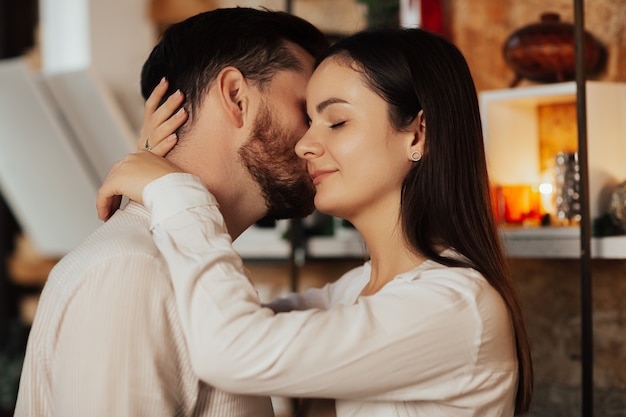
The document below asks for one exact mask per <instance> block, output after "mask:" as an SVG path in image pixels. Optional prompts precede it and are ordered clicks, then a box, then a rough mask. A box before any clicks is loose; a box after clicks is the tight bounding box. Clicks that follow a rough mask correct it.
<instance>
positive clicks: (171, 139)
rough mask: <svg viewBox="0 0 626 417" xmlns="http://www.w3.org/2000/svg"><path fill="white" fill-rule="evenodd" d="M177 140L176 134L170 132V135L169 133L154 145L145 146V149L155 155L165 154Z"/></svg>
mask: <svg viewBox="0 0 626 417" xmlns="http://www.w3.org/2000/svg"><path fill="white" fill-rule="evenodd" d="M177 141H178V136H176V133H172V134H171V135H169V136H168V137H166V138H165V139H163V140H162V141H161V142H159V143H157V144H156V145H154V146H149V147H146V148H145V149H146V150H147V151H150V152H152V153H153V154H155V155H158V156H165V155H167V153H168V152H169V151H171V150H172V148H173V147H174V145H176V142H177Z"/></svg>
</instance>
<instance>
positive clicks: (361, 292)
mask: <svg viewBox="0 0 626 417" xmlns="http://www.w3.org/2000/svg"><path fill="white" fill-rule="evenodd" d="M307 112H308V115H309V118H310V128H309V130H308V131H307V133H306V134H305V136H304V137H303V138H302V139H301V140H300V141H299V142H298V144H297V146H296V153H297V154H298V156H300V157H301V158H303V159H305V160H306V161H307V165H308V170H309V173H310V175H311V178H312V181H313V183H314V185H315V186H316V190H317V194H316V197H315V204H316V207H317V208H318V210H320V211H322V212H325V213H328V214H331V215H334V216H338V217H342V218H344V219H346V220H348V221H350V222H351V223H352V224H353V225H354V226H355V227H356V228H357V229H358V231H359V232H360V233H361V235H362V236H363V239H364V240H365V242H366V244H367V247H368V251H369V254H370V260H369V261H368V262H366V263H365V264H364V265H363V266H361V267H359V268H356V269H354V270H352V271H350V272H348V273H346V274H345V275H344V276H343V277H342V278H340V279H339V280H338V281H337V282H335V283H333V284H329V285H327V286H325V287H324V288H322V289H312V290H309V291H307V292H305V293H303V294H294V295H292V296H290V297H289V298H287V299H285V300H279V301H277V302H275V303H273V304H272V307H273V308H274V309H275V310H276V311H284V310H300V311H292V312H290V313H287V314H274V313H273V312H271V311H270V310H269V309H267V308H263V307H262V306H260V303H259V301H258V297H257V295H256V292H255V291H254V288H253V287H252V286H251V285H250V283H249V282H248V279H247V277H246V276H245V274H244V273H243V272H242V268H241V267H240V260H239V259H238V256H237V254H236V253H235V252H234V251H233V249H232V247H231V245H230V241H229V240H228V239H227V238H225V237H224V229H223V226H221V224H220V223H219V222H217V223H216V222H213V223H212V224H210V225H207V224H204V223H207V222H209V220H206V218H211V216H213V217H215V212H216V211H217V208H216V207H215V206H210V205H204V206H202V207H196V208H194V209H193V210H182V211H180V212H176V213H174V214H173V215H172V216H171V217H169V218H163V219H161V218H159V217H158V216H157V215H156V214H154V212H155V211H159V210H154V208H155V207H160V206H163V205H165V204H166V201H165V200H166V199H167V198H170V199H171V198H172V196H174V195H175V196H176V197H175V198H176V199H177V200H180V201H183V203H181V204H183V205H184V204H186V201H189V204H188V206H189V207H191V206H192V205H193V203H192V202H191V200H193V199H194V198H195V197H199V196H200V195H202V194H203V193H205V191H204V190H203V189H202V188H203V187H200V186H198V184H200V183H198V182H197V181H195V180H194V179H193V178H190V179H189V181H188V182H189V184H188V186H184V187H180V188H177V189H175V190H169V191H168V190H166V188H167V185H164V184H163V183H162V182H161V181H162V179H157V180H155V181H153V182H151V183H150V184H149V185H148V186H146V188H145V190H144V192H143V196H142V194H141V190H143V187H144V185H145V184H146V183H147V180H144V179H141V178H135V177H132V176H131V175H130V174H128V175H125V170H128V172H132V169H130V168H128V167H129V164H130V165H133V164H135V165H140V166H143V165H146V166H156V165H154V161H153V159H154V158H155V156H154V155H153V154H150V153H148V152H145V151H142V152H140V153H142V154H143V155H140V157H139V158H133V161H132V162H128V163H127V164H124V165H122V166H120V167H118V171H117V172H116V175H114V176H113V177H111V179H110V180H108V181H107V183H105V185H104V186H103V189H102V193H101V194H102V195H101V199H104V200H106V199H107V198H110V197H111V196H113V195H114V194H116V190H120V189H122V188H123V189H128V182H130V183H132V184H134V185H136V188H137V190H138V191H136V192H127V194H130V195H128V197H130V198H132V199H134V200H138V201H141V200H142V197H143V199H144V200H145V201H146V203H147V205H148V206H149V207H150V208H151V209H152V210H153V224H154V225H155V227H154V238H155V241H156V243H157V246H158V247H159V249H160V250H161V252H162V253H163V255H164V256H165V258H166V259H167V260H168V264H169V266H170V270H171V271H172V275H173V277H172V281H173V285H174V288H175V291H176V292H177V294H179V298H180V300H181V301H180V302H179V310H180V313H181V317H182V320H183V323H184V326H185V327H186V329H187V330H186V338H187V341H188V345H189V349H190V351H191V355H192V362H193V363H194V364H195V371H196V373H198V375H199V376H200V378H202V379H204V380H206V381H207V382H209V383H210V384H212V385H215V386H217V387H219V388H222V389H225V390H231V391H232V390H234V391H237V392H241V393H249V394H261V393H263V394H273V395H281V396H294V397H309V396H311V397H326V398H337V401H336V412H337V415H338V416H355V415H359V416H364V415H371V416H408V415H428V416H434V415H436V416H511V415H513V414H514V413H516V414H523V413H525V412H526V411H527V409H528V406H529V403H530V397H531V394H532V364H531V358H530V350H529V344H528V340H527V334H526V330H525V326H524V322H523V318H522V312H521V309H520V306H519V302H518V299H517V296H516V294H515V290H514V287H513V283H512V280H511V276H510V273H509V271H508V268H507V264H506V260H505V257H504V255H503V251H502V248H501V246H500V242H499V238H498V234H497V230H496V227H495V225H494V222H493V217H492V213H491V205H490V201H489V181H488V176H487V169H486V162H485V155H484V149H483V139H482V130H481V124H480V115H479V109H478V103H477V98H476V91H475V88H474V84H473V80H472V78H471V74H470V72H469V69H468V67H467V64H466V62H465V60H464V58H463V56H462V55H461V53H460V52H459V51H458V50H457V48H456V47H454V46H453V45H452V44H451V43H449V42H448V41H446V40H445V39H443V38H440V37H438V36H436V35H433V34H430V33H427V32H425V31H423V30H420V29H402V30H382V31H366V32H361V33H358V34H356V35H353V36H351V37H349V38H346V39H344V40H342V41H340V42H338V43H336V44H335V45H334V46H333V47H332V48H331V49H330V50H329V51H328V52H327V53H326V54H325V55H324V56H323V57H322V58H321V60H320V61H319V64H318V66H317V68H316V70H315V72H314V74H313V76H312V77H311V80H310V82H309V86H308V88H307ZM163 136H166V135H163ZM152 140H154V138H153V139H152ZM169 142H170V143H171V141H169ZM163 148H167V146H164V145H163ZM135 168H136V167H135ZM175 170H176V169H175V168H174V167H171V168H168V169H164V170H163V172H162V173H159V174H158V175H155V176H154V177H155V178H156V177H157V176H159V175H161V174H165V173H167V172H168V171H175ZM170 188H171V187H170ZM157 189H158V190H157ZM168 196H169V197H168ZM203 213H211V216H208V217H206V218H205V216H204V214H203ZM155 216H156V218H155ZM198 228H201V229H203V231H202V232H201V234H202V237H201V240H202V242H201V245H200V246H198V245H197V244H194V245H188V243H187V242H186V239H187V238H188V237H189V235H188V233H195V229H198ZM183 231H184V232H183ZM216 271H217V272H216ZM207 317H211V319H210V320H208V319H206V318H207ZM216 341H219V342H216ZM234 344H237V349H236V352H237V353H232V349H229V347H230V346H232V345H234Z"/></svg>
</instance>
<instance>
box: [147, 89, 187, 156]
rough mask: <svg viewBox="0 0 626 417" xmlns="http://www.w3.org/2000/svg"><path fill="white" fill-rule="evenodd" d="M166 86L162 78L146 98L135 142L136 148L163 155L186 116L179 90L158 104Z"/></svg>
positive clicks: (182, 96) (173, 143) (174, 141)
mask: <svg viewBox="0 0 626 417" xmlns="http://www.w3.org/2000/svg"><path fill="white" fill-rule="evenodd" d="M167 88H168V82H167V80H166V79H165V78H163V79H162V80H161V82H160V83H159V84H158V85H157V86H156V87H155V89H154V90H153V91H152V94H150V97H148V99H147V100H146V104H145V106H144V112H143V124H142V125H141V133H140V137H139V140H138V142H137V149H138V150H142V149H146V150H149V151H151V152H152V153H154V154H156V155H159V156H165V155H166V154H167V153H168V152H169V151H170V150H171V149H172V148H173V147H174V145H175V144H176V130H177V129H178V128H180V127H181V126H182V125H183V124H184V123H185V122H186V121H187V118H188V114H187V111H186V110H185V109H184V107H182V104H183V101H184V98H185V97H184V95H183V93H181V92H180V90H176V91H175V92H174V93H173V94H172V95H170V96H169V97H168V98H167V100H165V102H164V103H163V104H162V105H161V106H159V103H160V102H161V100H162V99H163V96H164V95H165V93H166V92H167Z"/></svg>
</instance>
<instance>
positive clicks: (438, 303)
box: [144, 174, 515, 401]
mask: <svg viewBox="0 0 626 417" xmlns="http://www.w3.org/2000/svg"><path fill="white" fill-rule="evenodd" d="M185 175H188V174H170V175H168V176H165V177H162V178H161V179H159V180H156V181H154V182H153V183H151V184H150V185H149V186H148V187H146V189H145V190H144V202H145V203H146V205H147V206H148V207H149V208H150V209H151V211H152V213H153V214H152V226H153V237H154V239H155V242H156V244H157V246H158V247H159V250H160V251H161V252H162V254H163V255H164V257H165V259H166V261H167V264H168V267H169V269H170V274H171V277H172V280H173V282H172V283H173V287H174V291H175V293H176V298H177V306H178V308H179V311H180V315H181V321H182V323H183V329H184V333H185V337H186V339H187V342H188V347H189V350H190V354H191V357H192V366H193V367H194V370H195V372H196V373H197V374H198V376H199V377H200V378H201V379H203V380H205V381H206V382H208V383H210V384H212V385H214V386H217V387H219V388H221V389H224V390H231V391H237V392H241V393H248V394H262V393H265V394H271V395H279V396H295V397H307V396H314V397H328V398H342V399H358V400H391V401H408V400H420V399H432V398H441V396H442V392H444V393H446V395H450V396H455V395H460V394H461V393H462V392H463V391H465V390H471V389H476V387H477V386H479V385H480V384H483V385H485V386H486V385H487V383H486V381H485V380H481V379H480V378H476V377H475V376H476V372H474V371H475V369H474V368H475V367H478V366H483V365H482V364H481V363H479V361H478V359H479V358H485V357H489V355H490V354H492V353H493V354H495V356H494V357H493V358H492V359H489V361H490V364H489V366H490V373H489V374H490V375H492V374H493V371H494V370H495V372H496V373H498V372H500V371H501V372H503V373H511V370H512V369H514V366H515V364H514V363H513V362H511V361H508V362H507V361H500V359H502V358H503V355H504V356H507V355H508V354H509V353H510V346H504V347H503V346H494V352H486V351H485V349H484V347H483V346H482V338H483V337H484V329H483V324H484V323H483V320H482V318H481V317H479V316H480V314H481V312H479V311H477V308H476V305H475V297H474V294H467V295H466V294H463V293H462V292H458V291H456V290H454V289H451V287H446V286H445V285H441V284H440V282H443V281H445V280H438V279H437V280H428V279H425V280H424V281H423V282H420V284H419V286H418V285H416V283H415V281H412V282H398V283H395V282H394V285H387V286H386V287H385V288H384V289H383V290H381V291H380V292H379V293H377V294H376V295H374V296H370V297H361V298H359V300H358V302H357V303H355V304H352V305H343V306H336V307H332V308H330V309H328V310H322V309H309V310H305V311H292V312H289V313H281V314H274V312H273V311H272V310H271V309H269V308H264V307H263V306H262V305H261V304H260V302H259V299H258V296H257V293H256V291H255V290H254V288H253V287H252V285H251V284H250V282H249V280H248V278H247V277H246V275H245V272H244V269H243V267H242V262H241V259H240V257H239V256H238V255H237V253H236V252H235V251H234V249H233V248H232V246H231V239H230V237H229V236H228V234H227V233H226V228H225V226H224V223H223V219H222V216H221V214H220V212H219V210H218V208H217V204H216V203H215V201H214V199H213V197H212V196H211V195H210V194H209V193H208V192H207V191H206V189H204V187H203V186H202V184H201V183H200V182H199V181H194V180H191V179H190V178H189V177H185ZM203 200H204V204H202V201H203ZM420 281H421V280H420ZM496 306H497V307H498V308H497V309H495V310H494V312H493V314H491V313H489V315H490V318H489V320H491V321H493V323H492V324H490V325H492V326H495V327H498V326H504V328H505V329H508V327H509V323H508V322H507V318H506V317H507V315H506V314H507V313H506V310H502V308H500V307H499V305H498V304H497V303H496ZM496 330H498V331H499V330H500V328H497V329H496ZM509 342H510V340H508V341H506V343H509ZM499 348H503V349H504V350H505V351H506V353H497V351H498V349H499ZM500 363H503V364H505V365H502V366H500V365H498V364H500ZM498 366H500V367H499V368H498ZM468 368H471V369H468Z"/></svg>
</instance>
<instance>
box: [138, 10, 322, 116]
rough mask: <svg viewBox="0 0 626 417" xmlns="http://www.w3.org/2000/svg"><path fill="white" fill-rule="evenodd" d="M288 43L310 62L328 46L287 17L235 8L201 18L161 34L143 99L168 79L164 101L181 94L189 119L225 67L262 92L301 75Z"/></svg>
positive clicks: (144, 76) (145, 74)
mask: <svg viewBox="0 0 626 417" xmlns="http://www.w3.org/2000/svg"><path fill="white" fill-rule="evenodd" d="M288 42H291V43H293V44H296V45H298V46H300V47H301V48H303V49H304V50H306V51H307V52H308V53H310V54H311V55H312V56H313V57H317V56H318V55H320V54H321V53H322V52H324V51H325V50H326V49H327V48H328V46H329V43H328V40H327V38H326V37H325V36H324V34H323V33H322V32H321V31H320V30H319V29H317V28H316V27H315V26H313V25H312V24H311V23H309V22H307V21H306V20H304V19H301V18H299V17H296V16H294V15H291V14H289V13H286V12H279V11H270V10H266V9H253V8H243V7H236V8H223V9H216V10H212V11H208V12H204V13H200V14H198V15H195V16H192V17H190V18H188V19H186V20H184V21H182V22H180V23H176V24H173V25H172V26H170V27H168V28H167V29H166V30H165V31H164V32H163V35H162V36H161V40H160V41H159V43H158V44H157V45H156V46H155V47H154V49H153V50H152V52H151V54H150V56H149V57H148V59H147V60H146V62H145V64H144V66H143V68H142V71H141V92H142V94H143V96H144V98H147V97H148V96H149V95H150V93H151V92H152V90H153V89H154V88H155V87H156V85H157V84H158V83H159V81H160V80H161V78H163V77H166V78H167V80H168V81H169V91H168V94H167V95H166V96H165V97H167V96H169V95H170V94H171V93H173V92H174V91H176V90H177V89H180V90H181V91H182V92H183V93H184V94H185V99H186V102H185V107H186V108H187V111H188V112H189V113H190V114H191V117H192V118H193V114H194V113H193V110H194V108H197V107H198V106H199V105H200V104H201V102H202V98H203V97H204V94H205V93H206V91H207V90H208V89H209V87H210V86H211V83H212V82H213V81H214V80H215V78H216V76H217V74H218V73H219V72H220V71H221V70H222V69H223V68H225V67H227V66H234V67H236V68H238V69H239V70H240V71H241V73H242V74H243V75H244V76H245V77H246V79H248V80H249V81H251V82H252V83H254V84H256V86H257V87H258V88H260V89H262V88H263V87H264V85H266V83H268V82H269V81H270V80H271V79H272V77H273V76H274V75H275V74H276V73H277V72H278V71H281V70H294V71H297V70H299V69H300V63H299V61H298V59H297V58H296V57H295V56H294V54H293V53H292V52H291V51H290V50H289V49H288V48H287V46H288Z"/></svg>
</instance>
